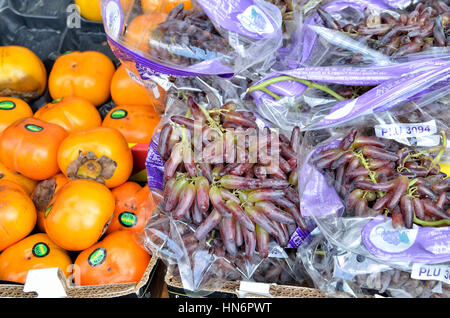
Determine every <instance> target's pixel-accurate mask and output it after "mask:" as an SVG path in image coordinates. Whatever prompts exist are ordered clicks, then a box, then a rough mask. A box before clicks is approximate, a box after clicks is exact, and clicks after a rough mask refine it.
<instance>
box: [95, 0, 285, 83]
mask: <svg viewBox="0 0 450 318" xmlns="http://www.w3.org/2000/svg"><path fill="white" fill-rule="evenodd" d="M188 2H189V1H186V2H185V3H188ZM185 3H184V2H183V3H180V4H179V5H177V6H176V7H174V8H172V9H171V10H169V9H167V3H166V1H160V5H159V6H156V7H154V8H148V7H145V6H142V7H141V6H140V5H139V3H138V2H136V4H135V6H134V7H133V8H131V9H129V10H128V11H125V12H124V10H122V7H121V4H120V1H119V0H102V13H103V20H104V24H105V29H106V33H107V35H108V39H109V43H110V45H111V47H112V49H113V51H114V53H115V54H116V56H117V57H118V58H119V59H120V60H122V61H129V62H132V63H134V64H135V66H136V68H137V70H138V72H139V74H140V76H141V78H142V79H143V80H149V79H151V78H152V76H154V75H155V74H156V75H158V76H159V77H165V78H167V77H168V76H210V75H214V76H215V75H220V76H224V77H230V76H233V75H234V74H237V73H240V72H242V71H244V70H246V69H248V68H250V67H252V66H255V65H258V64H259V63H266V61H267V60H270V59H273V55H274V53H275V52H276V50H277V49H278V48H279V47H280V46H281V44H282V16H281V12H280V9H279V8H278V7H277V6H275V5H272V4H270V3H268V2H265V1H262V0H246V1H237V0H234V1H222V0H214V1H212V0H195V1H192V7H191V5H189V6H188V7H186V8H185Z"/></svg>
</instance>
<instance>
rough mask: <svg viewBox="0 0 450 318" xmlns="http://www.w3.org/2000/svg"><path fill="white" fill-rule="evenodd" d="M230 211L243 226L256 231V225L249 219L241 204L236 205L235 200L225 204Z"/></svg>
mask: <svg viewBox="0 0 450 318" xmlns="http://www.w3.org/2000/svg"><path fill="white" fill-rule="evenodd" d="M225 205H226V207H227V208H228V210H229V211H230V212H231V214H233V216H234V218H235V219H236V220H237V221H238V222H239V223H240V224H242V226H244V227H245V228H246V229H247V230H249V231H254V230H255V225H254V224H253V222H252V220H251V219H250V218H249V217H248V215H247V214H246V213H245V211H244V209H242V208H241V205H240V204H239V203H236V202H235V201H233V200H229V201H227V202H226V203H225Z"/></svg>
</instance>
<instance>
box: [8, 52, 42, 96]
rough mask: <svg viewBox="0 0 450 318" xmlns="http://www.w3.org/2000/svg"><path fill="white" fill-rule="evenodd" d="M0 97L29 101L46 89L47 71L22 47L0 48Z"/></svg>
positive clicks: (34, 56) (34, 55) (36, 57)
mask: <svg viewBox="0 0 450 318" xmlns="http://www.w3.org/2000/svg"><path fill="white" fill-rule="evenodd" d="M0 56H1V59H0V96H17V97H20V98H22V99H24V100H27V101H30V100H33V99H36V98H38V97H39V96H41V95H42V94H43V93H44V91H45V88H46V87H47V70H46V69H45V66H44V63H42V61H41V59H40V58H39V57H38V56H37V55H36V54H35V53H34V52H32V51H31V50H29V49H27V48H26V47H23V46H14V45H12V46H0Z"/></svg>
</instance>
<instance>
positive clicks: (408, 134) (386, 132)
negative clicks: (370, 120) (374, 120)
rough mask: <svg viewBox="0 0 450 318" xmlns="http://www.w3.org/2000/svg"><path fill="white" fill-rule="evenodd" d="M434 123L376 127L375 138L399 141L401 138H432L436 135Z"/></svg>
mask: <svg viewBox="0 0 450 318" xmlns="http://www.w3.org/2000/svg"><path fill="white" fill-rule="evenodd" d="M436 132H437V127H436V121H434V120H430V121H428V122H426V123H413V124H401V123H398V124H385V125H376V126H375V134H376V135H377V137H380V138H386V139H401V138H413V137H415V138H417V137H425V136H432V135H434V134H436Z"/></svg>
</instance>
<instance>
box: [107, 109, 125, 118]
mask: <svg viewBox="0 0 450 318" xmlns="http://www.w3.org/2000/svg"><path fill="white" fill-rule="evenodd" d="M127 115H128V112H127V111H126V110H124V109H118V110H115V111H113V112H112V114H111V118H112V119H122V118H125V117H127Z"/></svg>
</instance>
